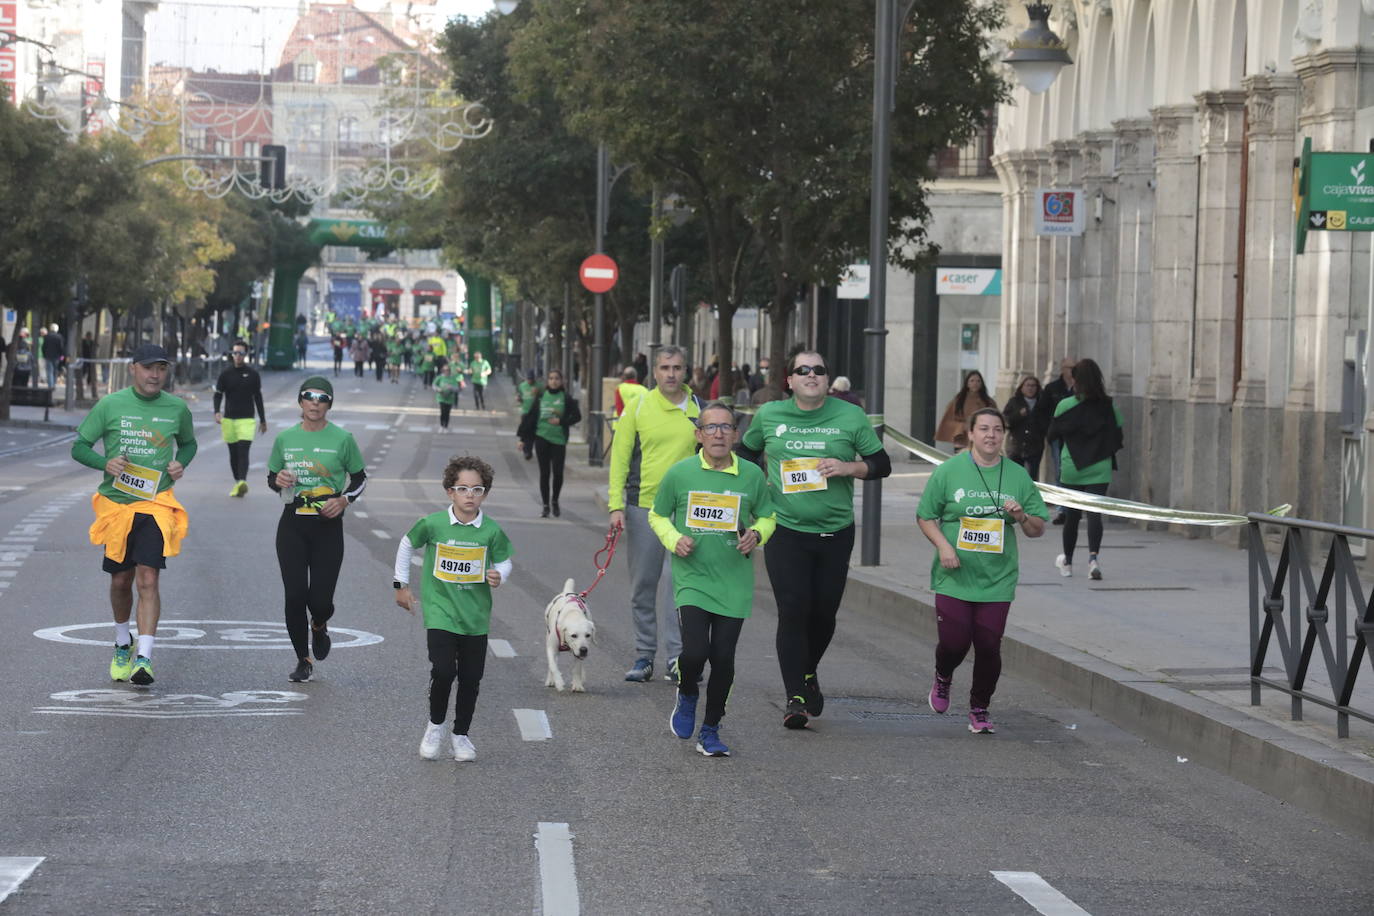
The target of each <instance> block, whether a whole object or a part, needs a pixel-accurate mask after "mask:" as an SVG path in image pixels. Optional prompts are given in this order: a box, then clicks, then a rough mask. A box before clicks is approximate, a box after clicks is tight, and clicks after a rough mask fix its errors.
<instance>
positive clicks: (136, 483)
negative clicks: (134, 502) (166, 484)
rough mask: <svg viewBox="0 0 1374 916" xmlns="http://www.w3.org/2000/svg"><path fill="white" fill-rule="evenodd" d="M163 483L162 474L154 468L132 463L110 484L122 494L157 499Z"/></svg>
mask: <svg viewBox="0 0 1374 916" xmlns="http://www.w3.org/2000/svg"><path fill="white" fill-rule="evenodd" d="M161 482H162V472H161V471H158V470H154V469H153V468H147V467H144V466H143V465H141V464H134V463H133V462H132V461H130V462H129V463H128V464H126V465H124V470H122V471H120V472H119V475H118V476H117V477H115V479H114V480H112V481H111V482H110V486H112V487H114V488H115V489H116V490H118V491H119V492H121V493H128V494H129V495H130V496H136V497H138V498H139V499H156V498H157V488H158V484H160V483H161Z"/></svg>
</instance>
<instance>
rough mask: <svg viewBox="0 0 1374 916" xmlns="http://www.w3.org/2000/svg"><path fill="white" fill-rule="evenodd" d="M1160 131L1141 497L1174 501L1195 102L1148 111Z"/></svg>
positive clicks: (1192, 212) (1189, 270)
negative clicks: (1193, 104)
mask: <svg viewBox="0 0 1374 916" xmlns="http://www.w3.org/2000/svg"><path fill="white" fill-rule="evenodd" d="M1151 115H1152V117H1153V121H1154V135H1155V175H1156V179H1155V180H1156V188H1155V231H1154V249H1153V280H1154V285H1153V294H1154V295H1153V299H1154V313H1153V316H1152V321H1151V323H1150V365H1149V366H1148V375H1147V377H1146V382H1145V395H1146V405H1145V430H1144V440H1143V441H1142V442H1141V446H1143V454H1144V455H1146V456H1148V457H1147V458H1146V459H1145V462H1144V464H1145V467H1144V469H1143V470H1144V476H1143V480H1142V483H1143V485H1144V490H1143V492H1142V494H1141V496H1142V498H1143V499H1145V500H1146V501H1147V502H1152V503H1155V504H1157V505H1169V504H1170V502H1171V500H1172V499H1173V495H1174V491H1175V488H1174V486H1173V484H1174V481H1175V472H1176V470H1177V464H1176V463H1177V459H1178V455H1177V454H1176V450H1177V449H1178V448H1179V447H1180V446H1181V445H1182V435H1183V430H1182V409H1181V405H1182V402H1183V399H1184V398H1185V397H1186V396H1187V391H1188V377H1189V376H1188V370H1189V359H1188V351H1189V347H1188V344H1189V332H1190V330H1191V324H1192V317H1193V303H1194V296H1195V289H1194V278H1195V276H1196V267H1197V199H1198V164H1197V154H1196V149H1197V147H1196V134H1197V127H1196V121H1197V109H1196V108H1195V107H1194V106H1192V105H1171V106H1164V107H1160V108H1156V109H1154V110H1153V111H1152V112H1151Z"/></svg>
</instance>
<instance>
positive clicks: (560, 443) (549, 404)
mask: <svg viewBox="0 0 1374 916" xmlns="http://www.w3.org/2000/svg"><path fill="white" fill-rule="evenodd" d="M581 420H582V410H581V408H580V407H579V406H578V404H577V399H576V398H574V397H573V396H572V395H571V394H569V393H568V392H567V391H565V390H564V389H563V373H562V372H561V371H560V370H558V369H550V370H549V377H548V381H547V383H546V384H545V386H544V388H543V390H542V391H537V392H536V393H535V395H534V397H533V398H532V399H531V401H530V409H529V410H528V411H526V412H525V415H524V417H522V418H521V420H520V429H519V431H518V432H517V433H516V436H517V437H519V439H520V440H521V441H522V442H527V441H530V440H533V441H534V453H535V455H536V456H537V457H538V458H539V498H540V500H541V501H542V502H543V504H544V511H543V514H542V516H541V517H542V518H548V517H549V512H550V511H552V512H553V515H554V517H555V518H557V517H558V515H559V514H560V513H559V511H558V496H559V494H561V493H562V492H563V463H564V460H565V459H566V458H567V455H568V430H570V429H571V428H572V427H573V426H574V425H575V424H577V423H579V422H581ZM550 477H552V486H550Z"/></svg>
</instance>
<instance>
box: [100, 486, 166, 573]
mask: <svg viewBox="0 0 1374 916" xmlns="http://www.w3.org/2000/svg"><path fill="white" fill-rule="evenodd" d="M91 508H92V509H93V510H95V522H94V523H93V524H92V525H91V543H92V544H101V545H104V547H105V556H107V557H109V558H110V559H111V560H112V561H114V562H115V563H122V562H124V550H125V547H126V545H127V543H128V539H129V530H130V529H131V528H133V526H134V514H135V513H138V512H143V513H146V514H148V515H151V516H152V517H153V520H154V521H156V522H157V527H158V528H159V529H161V531H162V555H163V556H164V557H174V556H176V555H177V554H179V553H181V539H182V538H184V537H186V531H187V528H188V525H187V521H186V507H185V506H183V505H182V504H181V503H179V502H177V498H176V497H175V496H173V495H172V491H171V490H163V491H162V492H161V493H159V494H157V498H156V499H151V500H140V501H139V502H136V503H117V502H115V501H114V500H112V499H110V498H109V497H106V496H102V495H100V494H99V493H96V494H95V495H94V496H92V497H91Z"/></svg>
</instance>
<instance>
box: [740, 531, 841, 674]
mask: <svg viewBox="0 0 1374 916" xmlns="http://www.w3.org/2000/svg"><path fill="white" fill-rule="evenodd" d="M853 551H854V526H853V525H852V524H851V525H850V526H849V527H847V528H842V529H840V530H839V531H836V532H833V533H829V534H811V533H809V532H805V531H794V530H792V529H791V528H784V527H783V526H782V525H779V526H778V528H777V530H776V531H775V532H774V533H773V537H772V538H771V539H770V540H769V541H768V548H767V549H766V550H764V552H763V560H764V565H765V566H767V567H768V581H769V582H771V583H772V585H773V598H774V600H775V601H776V602H777V605H778V638H777V649H778V667H779V668H780V669H781V670H782V682H783V685H784V686H785V687H786V688H787V695H788V696H789V697H795V696H805V695H806V676H807V675H808V674H815V673H816V668H817V667H818V666H819V665H820V663H821V658H822V656H824V655H825V650H826V649H827V648H829V646H830V639H831V637H833V636H834V635H835V615H836V614H838V613H839V610H840V601H841V599H843V598H844V587H845V584H846V582H847V581H848V579H849V555H850V554H851V553H853Z"/></svg>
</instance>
